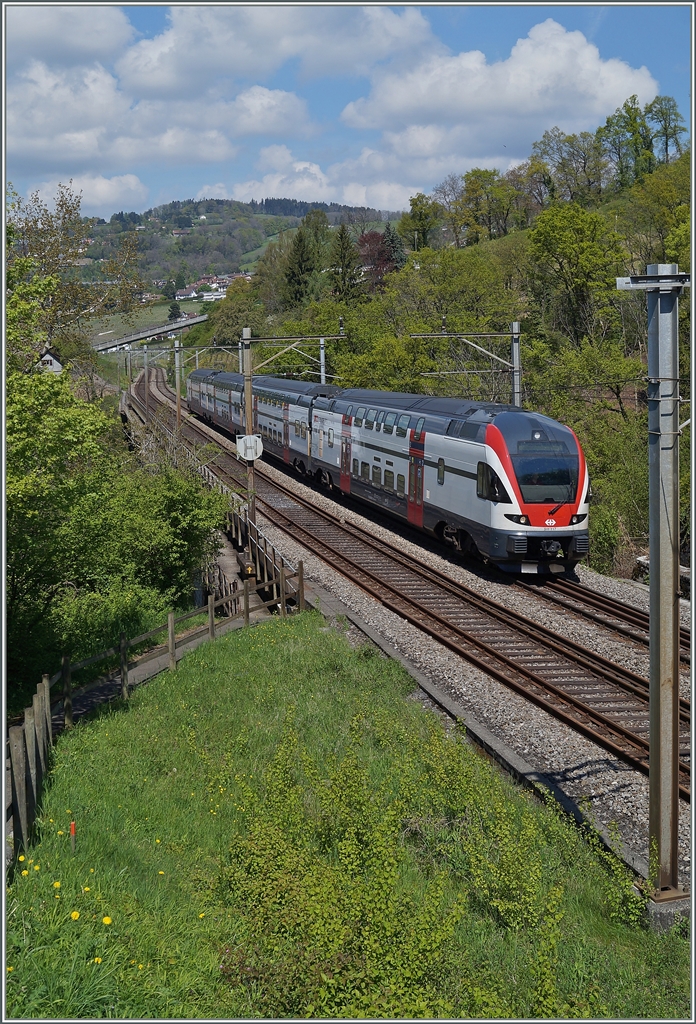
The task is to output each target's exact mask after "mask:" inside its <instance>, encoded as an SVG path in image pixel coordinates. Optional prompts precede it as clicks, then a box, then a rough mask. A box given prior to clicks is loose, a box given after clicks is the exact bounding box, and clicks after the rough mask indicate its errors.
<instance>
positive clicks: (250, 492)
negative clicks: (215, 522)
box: [241, 327, 256, 536]
mask: <svg viewBox="0 0 696 1024" xmlns="http://www.w3.org/2000/svg"><path fill="white" fill-rule="evenodd" d="M241 344H243V345H244V413H245V417H246V432H247V436H249V437H251V435H252V434H253V433H254V407H253V402H254V399H253V396H252V385H251V328H250V327H243V328H242V342H241ZM255 489H256V484H255V481H254V460H253V459H247V507H248V512H247V518H248V520H249V522H250V523H253V524H254V526H256V497H255V494H254V491H255ZM250 536H251V533H250Z"/></svg>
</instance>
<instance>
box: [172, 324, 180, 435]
mask: <svg viewBox="0 0 696 1024" xmlns="http://www.w3.org/2000/svg"><path fill="white" fill-rule="evenodd" d="M179 345H180V341H179V338H175V339H174V376H175V379H176V429H177V430H179V429H180V428H181V352H180V349H179Z"/></svg>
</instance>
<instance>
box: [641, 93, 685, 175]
mask: <svg viewBox="0 0 696 1024" xmlns="http://www.w3.org/2000/svg"><path fill="white" fill-rule="evenodd" d="M644 113H645V117H646V119H647V120H648V121H649V122H650V123H651V124H653V125H655V128H656V131H655V138H656V139H659V141H660V145H661V147H662V152H663V154H664V157H663V159H664V163H666V164H668V163H669V158H670V150H672V148H674V150H676V152H677V154H678V155H679V156H681V152H682V145H681V138H680V136H682V135H685V134H686V125H685V124H684V119H683V117H682V116H681V114H680V113H679V108H678V107H677V101H676V100H675V99H674V98H673V97H672V96H656V97H655V99H654V100H652V101H651V102H650V103H648V104H647V105H646V107H645V111H644Z"/></svg>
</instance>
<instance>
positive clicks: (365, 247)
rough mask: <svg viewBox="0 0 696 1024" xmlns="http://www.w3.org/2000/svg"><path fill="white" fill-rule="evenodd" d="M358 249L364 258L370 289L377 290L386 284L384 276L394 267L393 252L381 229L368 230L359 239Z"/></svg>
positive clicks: (362, 258)
mask: <svg viewBox="0 0 696 1024" xmlns="http://www.w3.org/2000/svg"><path fill="white" fill-rule="evenodd" d="M358 250H359V252H360V258H361V260H362V264H363V269H364V273H365V277H366V280H367V283H368V287H369V290H370V291H371V292H375V291H378V290H380V289H381V288H382V287H383V286H384V276H385V274H388V273H389V271H390V270H393V269H394V264H393V263H392V259H391V253H390V251H389V249H388V248H387V246H386V244H385V242H384V235H382V234H380V232H379V231H368V232H367V233H366V234H364V235H361V236H360V238H359V239H358Z"/></svg>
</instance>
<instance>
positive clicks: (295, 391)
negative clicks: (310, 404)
mask: <svg viewBox="0 0 696 1024" xmlns="http://www.w3.org/2000/svg"><path fill="white" fill-rule="evenodd" d="M212 376H214V377H215V384H216V385H218V384H220V385H222V386H223V387H224V385H225V384H228V385H229V384H233V385H235V387H239V386H240V385H241V386H242V387H243V386H244V374H242V373H232V372H227V371H224V370H206V369H203V368H201V369H198V370H194V371H193V372H192V373H191V374H190V377H191V378H192V379H193V380H207V379H209V378H210V377H212ZM253 382H254V387H255V388H265V389H266V390H268V391H280V392H282V393H283V394H287V395H306V396H308V397H310V398H316V397H319V396H323V397H330V396H333V395H336V394H338V392H339V391H340V390H341V389H340V388H338V387H336V385H335V384H318V383H316V382H314V381H307V380H293V379H291V378H289V377H271V376H267V375H266V374H261V373H259V374H256V373H255V374H254V376H253Z"/></svg>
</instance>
